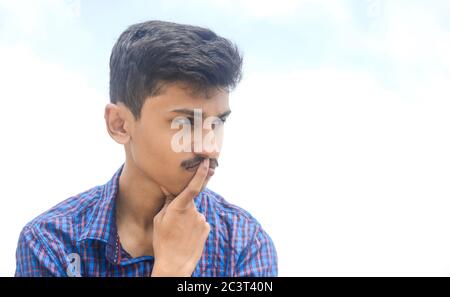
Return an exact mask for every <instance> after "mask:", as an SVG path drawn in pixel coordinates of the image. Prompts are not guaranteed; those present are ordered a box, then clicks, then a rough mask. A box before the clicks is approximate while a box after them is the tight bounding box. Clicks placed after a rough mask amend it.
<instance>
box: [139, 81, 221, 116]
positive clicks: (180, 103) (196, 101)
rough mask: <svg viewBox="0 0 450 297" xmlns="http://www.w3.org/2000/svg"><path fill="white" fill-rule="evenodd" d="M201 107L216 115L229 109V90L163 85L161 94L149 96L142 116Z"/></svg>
mask: <svg viewBox="0 0 450 297" xmlns="http://www.w3.org/2000/svg"><path fill="white" fill-rule="evenodd" d="M195 108H199V109H202V111H203V112H204V113H205V114H206V115H208V116H215V115H218V114H221V113H223V112H226V111H227V110H229V104H228V91H226V90H221V89H215V88H214V89H209V90H207V91H203V90H202V91H197V92H194V91H193V90H192V88H190V87H189V86H188V85H186V84H184V83H172V84H168V85H166V86H164V87H163V89H162V91H161V93H160V94H159V95H156V96H153V97H150V98H148V99H147V100H146V101H145V103H144V105H143V107H142V111H141V112H142V113H141V114H142V116H145V115H146V114H153V113H155V112H156V113H163V114H165V113H171V111H172V110H174V109H195Z"/></svg>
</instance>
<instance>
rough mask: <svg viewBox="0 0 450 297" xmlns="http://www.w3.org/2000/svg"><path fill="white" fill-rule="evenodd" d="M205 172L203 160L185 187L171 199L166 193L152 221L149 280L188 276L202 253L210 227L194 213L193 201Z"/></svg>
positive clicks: (205, 164) (207, 163)
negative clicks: (151, 257) (151, 265)
mask: <svg viewBox="0 0 450 297" xmlns="http://www.w3.org/2000/svg"><path fill="white" fill-rule="evenodd" d="M208 169H209V159H208V158H206V159H205V160H204V161H203V162H202V163H201V164H200V166H199V167H198V169H197V172H196V173H195V175H194V177H193V178H192V180H191V181H190V183H189V184H188V186H187V187H186V188H185V189H184V190H183V191H182V192H181V193H180V194H179V195H178V196H177V197H174V196H173V195H172V194H170V193H169V192H168V191H167V190H166V189H164V188H161V190H162V191H163V193H164V194H165V195H166V201H165V204H164V206H163V208H162V209H161V211H160V212H159V213H158V214H157V215H156V216H155V217H154V220H153V252H154V255H155V263H154V266H153V272H152V276H191V275H192V272H193V271H194V269H195V267H196V266H197V263H198V261H199V260H200V257H201V255H202V253H203V248H204V246H205V242H206V239H207V238H208V234H209V231H210V226H209V224H208V223H207V222H206V219H205V216H204V215H203V214H201V213H199V212H198V211H197V208H196V207H195V203H194V198H195V197H197V195H198V194H199V193H200V192H201V190H202V189H203V185H204V183H205V181H206V176H207V174H208Z"/></svg>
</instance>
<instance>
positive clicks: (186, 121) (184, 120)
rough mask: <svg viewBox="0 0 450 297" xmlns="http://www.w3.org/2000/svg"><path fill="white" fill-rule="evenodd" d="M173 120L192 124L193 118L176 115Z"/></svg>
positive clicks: (178, 122)
mask: <svg viewBox="0 0 450 297" xmlns="http://www.w3.org/2000/svg"><path fill="white" fill-rule="evenodd" d="M174 121H175V122H176V123H177V124H179V125H191V126H194V119H193V118H186V117H177V118H175V119H174Z"/></svg>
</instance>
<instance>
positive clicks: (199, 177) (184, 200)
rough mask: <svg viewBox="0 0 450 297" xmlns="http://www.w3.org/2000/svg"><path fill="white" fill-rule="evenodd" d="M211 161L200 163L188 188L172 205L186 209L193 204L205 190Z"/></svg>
mask: <svg viewBox="0 0 450 297" xmlns="http://www.w3.org/2000/svg"><path fill="white" fill-rule="evenodd" d="M208 169H209V159H208V158H206V159H205V160H203V161H202V163H200V166H198V168H197V171H196V173H195V175H194V177H193V178H192V179H191V181H190V182H189V184H188V185H187V187H186V188H185V189H184V190H183V191H182V192H181V193H180V194H179V195H178V196H177V197H176V198H175V199H173V201H172V202H171V205H173V206H176V207H181V208H183V207H186V206H188V205H189V203H191V202H192V201H193V200H194V198H195V197H197V195H198V194H199V193H200V191H201V190H202V188H203V183H204V182H205V179H206V176H207V175H208Z"/></svg>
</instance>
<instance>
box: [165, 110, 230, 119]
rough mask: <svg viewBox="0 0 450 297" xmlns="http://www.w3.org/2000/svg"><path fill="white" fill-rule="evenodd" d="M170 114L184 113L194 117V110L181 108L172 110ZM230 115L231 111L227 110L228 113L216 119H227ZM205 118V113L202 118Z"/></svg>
mask: <svg viewBox="0 0 450 297" xmlns="http://www.w3.org/2000/svg"><path fill="white" fill-rule="evenodd" d="M170 112H176V113H182V114H185V115H188V116H192V117H193V116H194V110H193V109H187V108H181V109H174V110H171V111H170ZM230 113H231V110H227V111H225V112H223V113H221V114H219V115H217V116H216V117H218V118H221V119H223V118H226V117H227V116H229V115H230ZM205 116H206V115H205V112H202V117H205Z"/></svg>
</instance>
